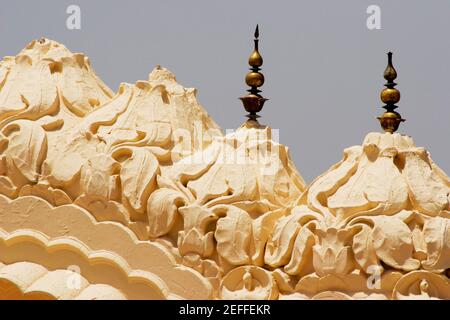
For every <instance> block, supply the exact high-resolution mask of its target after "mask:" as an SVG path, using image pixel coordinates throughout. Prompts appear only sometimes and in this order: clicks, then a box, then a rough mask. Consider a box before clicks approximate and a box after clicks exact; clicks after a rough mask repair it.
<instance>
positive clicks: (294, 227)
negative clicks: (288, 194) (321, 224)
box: [264, 206, 322, 267]
mask: <svg viewBox="0 0 450 320" xmlns="http://www.w3.org/2000/svg"><path fill="white" fill-rule="evenodd" d="M321 218H322V216H321V215H319V214H317V213H315V212H313V211H311V210H309V209H308V208H307V207H306V206H300V207H295V208H294V209H293V210H292V213H291V214H290V215H288V216H286V217H283V218H281V219H279V220H278V222H277V224H276V225H275V230H274V232H273V234H272V237H271V239H270V240H269V241H268V242H267V245H266V252H265V255H264V262H265V263H266V264H268V265H270V266H272V267H279V266H282V265H285V264H287V263H288V262H289V260H290V259H291V252H292V248H293V246H294V241H295V238H296V235H297V233H298V231H299V229H300V226H301V225H304V224H306V223H307V222H308V221H310V220H314V219H321Z"/></svg>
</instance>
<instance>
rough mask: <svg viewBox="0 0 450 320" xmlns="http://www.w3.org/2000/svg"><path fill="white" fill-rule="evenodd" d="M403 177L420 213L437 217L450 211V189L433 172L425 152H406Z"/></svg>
mask: <svg viewBox="0 0 450 320" xmlns="http://www.w3.org/2000/svg"><path fill="white" fill-rule="evenodd" d="M403 175H404V176H405V179H406V182H407V183H408V187H409V190H410V192H411V197H410V198H411V202H412V203H413V205H414V206H416V207H417V209H418V210H419V211H421V212H424V213H426V214H429V215H433V216H436V215H437V214H439V212H441V211H442V210H445V209H448V206H449V203H448V193H449V192H450V189H449V188H448V187H447V186H446V185H445V184H444V182H443V181H442V180H441V178H440V176H439V174H438V173H437V172H436V170H433V167H432V166H431V164H430V163H429V162H428V159H427V153H426V151H425V150H421V152H419V151H415V152H407V153H406V152H405V169H404V170H403Z"/></svg>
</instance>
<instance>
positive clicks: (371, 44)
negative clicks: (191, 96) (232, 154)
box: [0, 0, 450, 182]
mask: <svg viewBox="0 0 450 320" xmlns="http://www.w3.org/2000/svg"><path fill="white" fill-rule="evenodd" d="M71 4H75V5H78V6H79V7H80V8H81V29H80V30H69V29H68V28H67V27H66V19H67V17H68V14H67V13H66V9H67V7H68V6H69V5H71ZM369 5H378V6H379V7H380V9H381V30H369V29H368V28H367V26H366V20H367V18H368V16H369V14H367V13H366V10H367V7H368V6H369ZM256 23H259V25H260V52H261V54H262V56H263V58H264V65H263V73H264V74H265V77H266V83H265V84H264V86H263V87H262V90H263V93H262V94H263V95H264V96H265V97H267V98H269V99H270V100H269V101H268V102H267V103H266V105H265V106H264V109H263V111H262V113H261V115H262V118H261V121H260V122H261V123H264V124H268V125H270V126H271V127H272V128H276V129H279V130H280V136H279V138H280V142H281V143H283V144H285V145H287V146H289V148H290V151H291V156H292V158H293V159H294V162H295V163H296V165H297V168H298V169H299V171H300V172H301V174H302V175H303V177H304V178H305V180H307V181H308V182H309V181H311V180H312V179H313V178H314V177H316V176H317V175H319V174H320V173H322V172H323V171H325V170H326V169H328V168H329V167H330V166H331V165H332V164H333V163H335V162H337V161H339V160H340V159H341V157H342V151H343V149H344V148H346V147H348V146H350V145H355V144H361V142H362V140H363V139H364V136H365V135H366V134H367V133H368V132H371V131H380V127H379V123H378V120H376V117H377V116H379V115H380V114H381V113H382V112H383V109H382V108H381V105H382V103H381V101H380V100H379V92H380V90H381V89H382V88H383V84H384V82H385V81H384V79H383V71H384V68H385V66H386V52H387V51H389V50H391V51H393V52H394V65H395V67H396V69H397V72H398V78H397V81H396V82H397V83H398V87H397V88H398V89H399V90H400V91H401V94H402V100H401V101H400V103H399V104H398V105H399V109H398V111H399V112H400V113H401V114H402V116H403V117H404V118H406V119H407V121H406V123H403V124H402V125H401V127H400V130H399V132H401V133H405V134H408V135H410V136H412V137H413V138H414V140H415V141H416V144H417V145H418V146H423V147H426V148H427V149H428V150H429V151H430V152H431V155H432V157H433V159H434V161H435V162H436V163H437V164H438V165H439V166H440V167H442V168H443V169H444V171H446V172H447V173H448V174H450V139H449V137H450V125H449V123H450V105H449V101H450V79H449V74H450V41H449V31H450V1H437V0H435V1H411V0H395V1H392V0H391V1H381V0H371V1H366V0H354V1H345V0H344V1H336V0H327V1H325V0H314V1H313V0H310V1H299V0H292V1H282V0H280V1H264V0H257V1H248V0H246V1H242V0H241V1H237V0H236V1H231V0H227V1H211V0H209V1H208V0H202V1H200V0H189V1H182V0H179V1H170V0H169V1H167V0H165V1H149V0H147V1H143V0H142V1H137V0H127V1H123V0H122V1H113V0H109V1H100V0H96V1H93V0H77V1H75V0H71V1H61V0H60V1H52V0H46V1H44V0H40V1H20V0H19V1H18V0H15V1H4V0H1V10H0V39H1V42H0V56H2V57H3V56H5V55H15V54H17V53H18V52H19V51H20V50H21V49H22V48H23V47H24V46H25V45H26V44H27V43H28V42H30V41H31V40H32V39H37V38H40V37H42V36H45V37H47V38H50V39H54V40H56V41H59V42H61V43H63V44H65V45H66V46H67V47H68V48H69V49H70V50H72V51H73V52H84V53H85V54H86V55H88V56H89V57H90V60H91V62H92V65H93V67H94V69H95V70H96V72H97V74H98V75H99V76H100V77H101V78H102V79H103V81H105V83H106V84H108V85H109V86H110V87H111V89H113V90H114V91H116V90H117V88H118V86H119V83H121V82H130V83H134V82H135V81H136V80H140V79H146V78H147V76H148V73H149V72H150V71H151V70H152V69H153V67H154V66H155V65H157V64H160V65H162V66H164V67H167V68H169V69H170V70H171V71H172V72H174V73H175V74H176V76H177V79H178V81H179V82H180V83H181V84H182V85H184V86H185V87H195V88H197V89H198V98H199V101H200V103H201V104H202V105H203V106H204V108H205V109H206V110H207V111H208V112H209V114H210V115H211V116H212V117H213V118H214V120H215V121H216V122H217V123H218V124H219V125H220V126H221V127H222V128H223V129H224V130H225V129H227V128H237V127H238V126H239V125H240V124H241V123H242V122H243V121H245V119H246V118H245V117H244V115H245V112H244V110H243V107H242V105H241V103H240V101H239V100H238V99H237V98H238V97H240V96H242V95H243V94H244V93H245V90H246V89H247V87H246V86H245V84H244V77H245V74H246V72H247V70H248V66H247V58H248V55H249V53H250V52H251V50H252V45H253V44H252V34H253V30H254V27H255V25H256Z"/></svg>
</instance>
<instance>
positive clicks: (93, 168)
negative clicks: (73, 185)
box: [80, 154, 120, 199]
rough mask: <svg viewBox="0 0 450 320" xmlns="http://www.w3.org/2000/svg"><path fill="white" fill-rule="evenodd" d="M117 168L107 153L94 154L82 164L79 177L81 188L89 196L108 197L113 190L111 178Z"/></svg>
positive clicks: (117, 165)
mask: <svg viewBox="0 0 450 320" xmlns="http://www.w3.org/2000/svg"><path fill="white" fill-rule="evenodd" d="M119 169H120V166H119V164H118V163H117V162H116V161H114V159H112V158H111V157H110V156H109V155H108V154H97V155H94V156H93V157H91V158H89V159H88V161H87V162H86V163H85V164H84V165H83V166H82V169H81V178H80V184H81V188H82V190H83V191H84V193H85V194H87V195H89V196H91V197H100V198H103V199H110V198H111V197H110V196H111V195H112V194H113V190H114V185H112V184H111V178H112V177H113V175H114V174H115V173H116V171H118V170H119Z"/></svg>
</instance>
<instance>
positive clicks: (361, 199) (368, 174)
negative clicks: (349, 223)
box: [328, 144, 408, 217]
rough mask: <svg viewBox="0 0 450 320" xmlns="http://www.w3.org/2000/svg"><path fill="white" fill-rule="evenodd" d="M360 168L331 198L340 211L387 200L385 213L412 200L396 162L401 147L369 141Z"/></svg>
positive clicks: (332, 205) (344, 212)
mask: <svg viewBox="0 0 450 320" xmlns="http://www.w3.org/2000/svg"><path fill="white" fill-rule="evenodd" d="M363 150H364V153H363V156H362V157H361V159H360V162H359V164H358V169H357V171H356V172H355V173H354V175H353V176H352V177H351V178H350V179H349V180H348V182H347V183H346V184H345V185H343V186H342V187H340V188H339V190H338V191H337V192H336V193H335V194H334V195H333V196H331V197H330V198H329V199H328V205H329V207H330V208H331V209H333V210H335V211H336V212H337V213H338V214H339V215H345V216H346V217H348V216H350V215H351V214H354V213H358V212H362V211H366V210H370V209H373V208H374V207H375V206H377V205H378V204H383V206H384V213H385V214H392V213H395V212H398V211H400V210H401V209H403V208H404V207H405V206H406V203H407V201H408V189H407V186H406V183H405V182H404V181H403V178H402V176H401V174H400V171H399V169H398V168H397V167H396V165H395V164H394V157H395V156H396V154H397V150H396V149H394V148H386V149H381V150H380V149H379V148H378V147H377V146H376V145H373V144H368V145H365V146H364V148H363Z"/></svg>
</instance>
